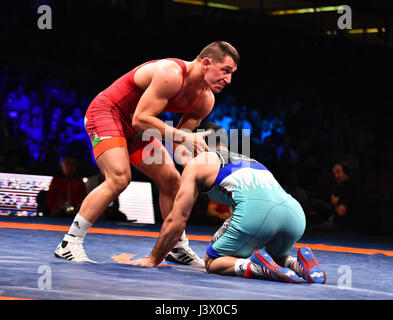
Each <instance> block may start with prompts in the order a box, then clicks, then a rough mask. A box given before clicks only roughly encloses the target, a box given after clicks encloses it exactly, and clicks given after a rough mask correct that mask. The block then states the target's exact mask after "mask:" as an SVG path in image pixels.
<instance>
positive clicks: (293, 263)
mask: <svg viewBox="0 0 393 320" xmlns="http://www.w3.org/2000/svg"><path fill="white" fill-rule="evenodd" d="M283 266H284V267H285V268H289V269H291V270H293V271H295V272H296V274H297V275H298V276H300V277H303V268H302V266H301V265H300V263H299V262H298V261H297V259H296V258H294V257H291V256H288V257H287V258H286V259H285V260H284V261H283Z"/></svg>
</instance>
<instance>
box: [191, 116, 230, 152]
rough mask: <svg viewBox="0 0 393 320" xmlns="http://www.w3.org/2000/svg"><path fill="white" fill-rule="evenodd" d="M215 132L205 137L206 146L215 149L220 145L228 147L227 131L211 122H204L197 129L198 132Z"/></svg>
mask: <svg viewBox="0 0 393 320" xmlns="http://www.w3.org/2000/svg"><path fill="white" fill-rule="evenodd" d="M209 130H211V131H213V133H211V134H209V135H207V136H205V137H204V139H205V142H206V144H207V145H208V146H209V147H212V148H215V147H217V146H218V145H221V146H225V147H228V133H227V131H226V130H225V129H224V128H222V127H220V126H219V125H217V124H215V123H214V122H211V121H203V122H202V123H201V124H200V125H199V127H198V128H196V129H195V131H196V132H201V131H209Z"/></svg>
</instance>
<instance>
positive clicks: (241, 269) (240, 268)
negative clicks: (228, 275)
mask: <svg viewBox="0 0 393 320" xmlns="http://www.w3.org/2000/svg"><path fill="white" fill-rule="evenodd" d="M249 263H251V261H250V260H248V259H237V260H236V262H235V273H236V275H238V276H240V277H244V274H245V273H246V272H247V265H248V264H249Z"/></svg>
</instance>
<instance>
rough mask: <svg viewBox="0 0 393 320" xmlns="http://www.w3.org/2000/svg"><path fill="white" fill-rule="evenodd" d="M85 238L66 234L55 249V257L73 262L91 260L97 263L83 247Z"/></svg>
mask: <svg viewBox="0 0 393 320" xmlns="http://www.w3.org/2000/svg"><path fill="white" fill-rule="evenodd" d="M82 244H83V239H82V238H79V237H73V236H70V235H69V234H66V235H65V236H64V239H63V241H62V242H60V243H59V245H58V246H57V248H56V250H55V257H56V258H61V259H65V260H70V261H73V262H91V263H97V262H95V261H92V260H90V259H89V258H88V257H87V255H86V252H85V249H84V248H83V245H82Z"/></svg>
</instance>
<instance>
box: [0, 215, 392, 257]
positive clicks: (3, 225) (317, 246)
mask: <svg viewBox="0 0 393 320" xmlns="http://www.w3.org/2000/svg"><path fill="white" fill-rule="evenodd" d="M0 228H10V229H28V230H45V231H63V232H67V231H68V230H69V228H70V227H69V226H62V225H52V224H40V223H20V222H0ZM88 233H98V234H110V235H122V236H135V237H152V238H158V235H159V232H154V231H139V230H125V229H110V228H94V227H92V228H90V229H89V232H88ZM187 238H188V239H189V240H196V241H206V242H209V241H210V240H211V238H212V237H211V236H203V235H193V234H187ZM304 246H307V247H308V248H310V249H312V250H321V251H333V252H348V253H359V254H369V255H370V254H376V253H381V254H384V255H386V256H390V257H393V251H391V250H381V249H367V248H353V247H343V246H332V245H326V244H321V243H318V244H311V243H307V244H305V243H296V244H295V248H300V247H304Z"/></svg>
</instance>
